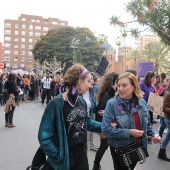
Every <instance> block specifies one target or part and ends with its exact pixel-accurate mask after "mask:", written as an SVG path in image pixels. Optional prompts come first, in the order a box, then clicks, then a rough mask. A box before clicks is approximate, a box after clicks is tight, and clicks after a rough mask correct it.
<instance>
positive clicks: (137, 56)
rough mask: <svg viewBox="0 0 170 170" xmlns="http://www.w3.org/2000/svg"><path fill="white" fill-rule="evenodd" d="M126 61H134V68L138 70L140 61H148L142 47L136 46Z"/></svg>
mask: <svg viewBox="0 0 170 170" xmlns="http://www.w3.org/2000/svg"><path fill="white" fill-rule="evenodd" d="M126 61H132V63H133V69H135V70H136V71H137V69H138V64H139V62H143V61H146V57H144V56H143V54H142V52H141V50H140V49H138V48H135V49H133V50H132V51H131V53H129V54H128V56H127V58H126Z"/></svg>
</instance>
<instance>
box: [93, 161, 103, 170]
mask: <svg viewBox="0 0 170 170" xmlns="http://www.w3.org/2000/svg"><path fill="white" fill-rule="evenodd" d="M101 169H102V168H101V166H100V164H96V163H95V162H94V165H93V169H92V170H101Z"/></svg>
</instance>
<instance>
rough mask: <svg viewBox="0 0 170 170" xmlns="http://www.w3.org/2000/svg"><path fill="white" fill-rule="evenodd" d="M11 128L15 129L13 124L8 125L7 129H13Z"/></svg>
mask: <svg viewBox="0 0 170 170" xmlns="http://www.w3.org/2000/svg"><path fill="white" fill-rule="evenodd" d="M13 127H16V126H15V125H14V124H13V123H9V124H8V128H13Z"/></svg>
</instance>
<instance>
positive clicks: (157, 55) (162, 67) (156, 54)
mask: <svg viewBox="0 0 170 170" xmlns="http://www.w3.org/2000/svg"><path fill="white" fill-rule="evenodd" d="M169 52H170V47H169V46H166V45H165V44H162V43H161V42H156V43H149V44H147V46H146V47H145V50H144V51H143V54H144V55H145V56H146V57H147V59H148V60H149V61H152V62H154V67H155V70H156V69H158V71H160V72H163V71H164V72H167V71H169V70H170V55H169Z"/></svg>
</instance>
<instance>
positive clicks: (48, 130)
mask: <svg viewBox="0 0 170 170" xmlns="http://www.w3.org/2000/svg"><path fill="white" fill-rule="evenodd" d="M79 100H80V101H81V103H82V104H83V106H84V107H85V108H87V107H86V103H85V100H84V99H83V98H82V97H80V96H79ZM63 106H64V99H63V96H62V94H60V95H58V96H57V97H56V98H54V99H53V100H51V101H50V103H49V104H48V105H47V107H46V109H45V111H44V114H43V117H42V120H41V123H40V128H39V132H38V140H39V143H40V146H41V148H42V149H43V151H44V153H45V154H46V155H47V156H48V162H49V163H50V165H51V166H52V167H53V169H54V170H69V169H70V164H69V151H68V143H67V134H66V129H65V122H64V116H63ZM87 130H89V131H92V132H100V131H101V123H99V122H96V121H94V120H92V119H91V118H90V117H89V116H87Z"/></svg>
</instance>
